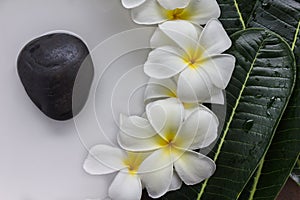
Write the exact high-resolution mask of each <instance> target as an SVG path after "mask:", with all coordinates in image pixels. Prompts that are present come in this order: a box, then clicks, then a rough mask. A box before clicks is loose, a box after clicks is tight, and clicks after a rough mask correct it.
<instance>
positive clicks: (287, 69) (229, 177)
mask: <svg viewBox="0 0 300 200" xmlns="http://www.w3.org/2000/svg"><path fill="white" fill-rule="evenodd" d="M232 41H233V46H232V48H231V49H230V51H229V53H231V54H233V55H234V56H235V57H236V58H237V63H236V68H235V71H234V74H233V77H232V79H231V81H230V83H229V85H228V87H227V89H226V92H227V114H228V115H227V117H226V122H227V124H225V127H224V129H223V133H222V135H221V137H222V139H223V141H224V142H222V139H221V140H219V142H218V143H217V145H216V147H215V148H214V150H213V152H214V153H212V154H211V155H210V156H211V157H212V158H214V159H215V161H216V165H217V171H216V173H215V174H214V175H213V176H212V177H211V178H210V179H209V180H208V181H207V182H205V183H204V184H202V183H201V184H199V185H196V186H189V187H187V186H184V187H182V189H181V190H179V191H177V192H171V193H170V194H167V195H166V196H165V197H163V198H162V199H169V200H171V199H178V198H179V197H180V199H191V200H193V199H197V197H198V195H199V193H201V191H202V192H203V193H202V194H201V196H199V198H200V199H201V200H206V199H207V200H220V199H222V200H226V199H228V200H232V199H236V198H237V196H238V195H239V193H240V192H241V191H242V189H243V187H244V186H245V184H246V183H247V181H248V180H249V178H250V177H251V175H252V174H253V173H254V171H255V169H256V166H257V165H258V163H259V161H260V160H261V158H262V156H263V155H264V154H265V152H266V150H267V148H268V146H269V145H270V141H271V138H272V137H273V134H274V131H275V129H276V127H277V125H278V123H279V121H280V118H281V116H282V114H283V112H284V109H285V107H286V105H287V102H288V100H289V97H290V95H291V92H292V88H293V86H294V77H295V65H294V62H295V60H294V56H293V54H292V52H291V50H290V48H289V46H288V45H287V44H286V43H285V42H284V41H283V40H282V38H281V37H279V36H277V35H274V34H272V33H271V32H268V31H265V30H263V29H250V30H245V31H240V32H238V33H236V34H234V35H233V36H232ZM199 170H201V169H199Z"/></svg>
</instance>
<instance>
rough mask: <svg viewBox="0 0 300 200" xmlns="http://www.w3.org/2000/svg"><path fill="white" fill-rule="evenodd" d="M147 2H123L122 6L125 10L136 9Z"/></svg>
mask: <svg viewBox="0 0 300 200" xmlns="http://www.w3.org/2000/svg"><path fill="white" fill-rule="evenodd" d="M145 1H146V0H122V5H123V6H124V7H125V8H128V9H130V8H135V7H138V6H139V5H141V4H142V3H144V2H145Z"/></svg>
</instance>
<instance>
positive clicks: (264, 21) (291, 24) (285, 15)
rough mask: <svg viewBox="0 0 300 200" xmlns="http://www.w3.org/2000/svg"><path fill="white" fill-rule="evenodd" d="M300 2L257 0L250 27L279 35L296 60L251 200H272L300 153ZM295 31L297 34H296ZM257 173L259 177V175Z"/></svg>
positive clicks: (244, 197) (250, 188)
mask: <svg viewBox="0 0 300 200" xmlns="http://www.w3.org/2000/svg"><path fill="white" fill-rule="evenodd" d="M299 20H300V3H299V2H297V1H294V0H273V1H263V2H258V4H257V7H256V9H255V11H254V12H253V14H252V16H251V18H250V21H249V24H248V25H249V26H256V27H264V28H266V29H269V30H272V31H274V32H276V33H277V34H280V35H281V36H282V37H283V38H284V39H285V40H286V41H287V42H288V43H289V44H290V46H291V47H292V48H293V50H294V53H295V57H296V61H297V69H298V70H297V80H296V86H295V90H294V92H293V95H292V97H291V100H290V102H289V104H288V107H287V109H286V111H285V113H284V116H283V117H282V119H281V122H280V124H279V127H278V129H277V131H276V134H275V136H274V139H273V141H272V145H271V147H270V149H269V150H268V153H267V155H266V157H265V160H264V162H263V167H262V170H261V172H260V173H259V174H255V176H256V177H257V179H258V182H257V185H256V186H255V192H254V194H253V198H254V199H263V200H273V199H275V198H276V196H277V195H278V193H279V191H280V189H281V188H282V187H283V185H284V183H285V181H286V180H287V178H288V176H289V174H290V172H291V170H292V169H293V166H294V164H295V162H296V159H297V157H298V155H299V152H300V134H299V132H300V121H299V120H300V101H299V99H300V41H299V32H297V31H298V30H297V29H299V27H298V24H299ZM296 34H298V35H296ZM258 175H259V176H258ZM252 183H253V180H252V181H250V182H249V183H248V185H247V186H246V188H245V190H244V191H243V193H242V195H241V197H240V199H241V200H244V199H248V197H249V194H250V191H251V190H253V184H252Z"/></svg>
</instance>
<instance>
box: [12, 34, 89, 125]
mask: <svg viewBox="0 0 300 200" xmlns="http://www.w3.org/2000/svg"><path fill="white" fill-rule="evenodd" d="M17 68H18V74H19V77H20V79H21V82H22V84H23V86H24V88H25V90H26V92H27V94H28V96H29V97H30V98H31V100H32V101H33V102H34V104H35V105H36V106H37V107H38V108H39V109H40V110H41V111H42V112H43V113H45V114H46V115H47V116H48V117H50V118H52V119H55V120H68V119H70V118H72V117H73V116H75V115H76V114H78V113H79V112H80V110H81V109H82V108H83V106H84V104H85V102H86V100H87V97H88V94H89V90H90V87H91V83H92V80H93V76H94V66H93V62H92V59H91V56H90V54H89V50H88V48H87V46H86V45H85V44H84V43H83V42H82V41H81V40H80V39H79V38H77V37H75V36H73V35H69V34H65V33H54V34H49V35H44V36H42V37H39V38H37V39H34V40H33V41H31V42H29V43H28V44H27V45H26V46H25V47H24V48H23V49H22V51H21V52H20V54H19V57H18V61H17ZM75 80H76V81H75ZM74 91H75V92H76V95H75V96H74V97H73V93H74Z"/></svg>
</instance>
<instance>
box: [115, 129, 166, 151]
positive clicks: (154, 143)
mask: <svg viewBox="0 0 300 200" xmlns="http://www.w3.org/2000/svg"><path fill="white" fill-rule="evenodd" d="M118 143H119V145H120V146H121V147H122V148H123V149H125V150H127V151H134V152H137V151H153V150H156V149H159V148H161V144H164V143H165V142H164V140H163V139H162V138H161V137H160V136H159V135H154V136H152V137H150V138H137V137H132V136H129V135H127V134H125V133H122V132H121V133H120V134H119V135H118Z"/></svg>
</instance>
